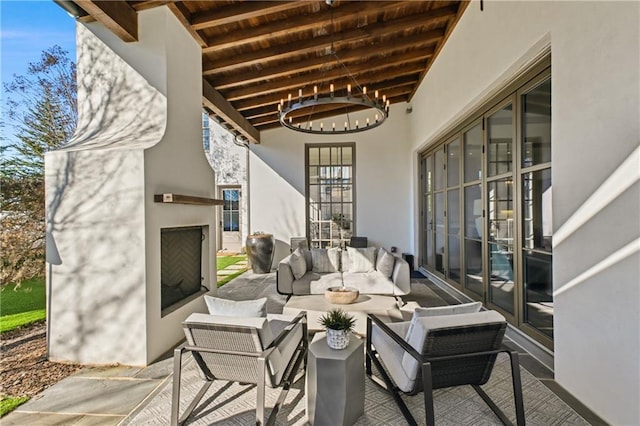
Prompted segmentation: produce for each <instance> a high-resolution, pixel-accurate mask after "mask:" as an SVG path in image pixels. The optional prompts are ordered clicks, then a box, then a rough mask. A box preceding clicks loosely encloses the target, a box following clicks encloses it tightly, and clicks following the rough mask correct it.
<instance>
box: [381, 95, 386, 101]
mask: <svg viewBox="0 0 640 426" xmlns="http://www.w3.org/2000/svg"><path fill="white" fill-rule="evenodd" d="M385 102H387V95H382V103H385Z"/></svg>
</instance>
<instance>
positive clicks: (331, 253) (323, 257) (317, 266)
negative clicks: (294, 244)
mask: <svg viewBox="0 0 640 426" xmlns="http://www.w3.org/2000/svg"><path fill="white" fill-rule="evenodd" d="M311 262H312V264H313V267H312V271H313V272H318V273H327V272H338V271H340V249H339V248H338V247H334V248H330V249H319V248H314V249H311Z"/></svg>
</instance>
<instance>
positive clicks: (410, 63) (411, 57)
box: [224, 52, 431, 102]
mask: <svg viewBox="0 0 640 426" xmlns="http://www.w3.org/2000/svg"><path fill="white" fill-rule="evenodd" d="M430 56H431V54H430V53H429V52H425V53H419V52H406V53H400V54H396V55H391V56H387V57H385V58H384V60H383V61H367V62H364V63H361V64H356V65H352V66H350V67H348V69H349V72H350V73H351V74H352V75H353V76H354V77H356V79H358V76H359V75H360V74H362V73H367V74H368V73H371V72H376V71H381V72H385V70H387V69H388V68H389V67H393V66H396V65H403V64H404V65H405V67H404V68H406V69H407V71H409V72H415V71H416V69H418V70H419V71H422V70H423V69H424V67H425V65H426V64H425V63H424V61H422V60H423V59H425V58H428V57H430ZM417 61H420V63H419V64H415V62H417ZM407 71H404V72H405V73H406V72H407ZM391 72H392V74H387V76H388V77H389V78H393V71H391ZM344 77H347V76H346V75H345V70H344V69H342V68H334V69H332V70H329V71H326V72H318V73H315V75H299V76H292V77H290V78H284V79H277V80H272V81H269V82H266V83H263V84H257V85H255V84H254V85H250V86H245V87H240V88H237V89H233V90H228V91H225V92H224V96H225V98H227V100H228V101H230V102H233V101H237V100H240V99H246V98H251V97H254V96H259V95H264V94H267V93H272V92H273V91H274V90H285V89H297V88H298V87H301V86H307V87H309V90H310V89H311V88H312V84H318V85H321V87H319V90H320V91H321V92H322V91H323V89H324V91H325V92H328V89H329V87H328V85H327V84H324V85H322V84H321V83H327V82H332V81H333V80H335V79H338V78H340V79H342V78H344ZM364 79H365V80H367V78H364ZM360 84H363V83H362V82H360Z"/></svg>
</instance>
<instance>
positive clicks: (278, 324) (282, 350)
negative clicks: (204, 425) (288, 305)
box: [171, 312, 308, 426]
mask: <svg viewBox="0 0 640 426" xmlns="http://www.w3.org/2000/svg"><path fill="white" fill-rule="evenodd" d="M274 317H277V318H274V319H271V320H267V318H239V317H225V316H214V315H207V314H200V313H195V314H191V315H190V316H189V317H188V318H187V319H186V320H185V321H184V322H183V328H184V332H185V335H186V337H187V345H186V346H184V347H181V348H177V349H176V350H175V351H174V364H173V395H172V402H171V424H172V425H174V426H175V425H180V424H183V423H184V422H185V421H186V420H187V419H188V417H189V415H190V414H191V413H192V412H193V410H194V409H195V408H196V406H197V405H198V403H199V402H200V400H201V399H202V397H203V396H204V395H205V393H206V392H207V390H208V389H209V387H210V386H211V385H212V384H213V382H214V380H226V381H233V382H241V383H254V384H256V385H257V403H256V424H257V425H264V424H268V425H270V424H275V420H276V416H277V413H278V410H279V408H280V404H281V403H282V401H284V399H285V397H286V393H287V392H288V390H289V387H290V386H291V384H292V383H293V382H294V379H295V377H296V373H297V372H298V370H299V368H300V363H301V362H303V361H304V362H305V365H304V367H305V369H306V353H307V347H308V342H307V322H306V313H305V312H302V313H300V314H299V315H297V316H296V317H295V318H294V319H293V320H290V318H288V319H289V320H290V321H286V320H285V318H283V316H274ZM274 336H275V338H274ZM187 352H191V354H192V355H193V358H194V360H195V362H196V365H197V367H198V369H199V370H200V371H199V373H200V377H202V378H203V380H204V384H203V386H202V388H201V389H200V391H199V392H198V393H197V394H196V396H195V397H194V399H193V401H192V402H191V404H190V405H189V406H188V407H187V408H186V410H185V412H184V413H183V414H182V417H180V386H181V383H180V376H181V372H182V357H183V355H184V354H185V353H187ZM265 386H269V387H274V388H275V387H281V388H282V390H281V394H280V398H278V403H277V404H276V406H275V407H274V408H273V410H272V411H271V415H270V416H269V419H268V420H267V423H265V419H264V416H265V402H264V401H265Z"/></svg>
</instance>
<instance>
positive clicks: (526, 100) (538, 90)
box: [522, 79, 551, 167]
mask: <svg viewBox="0 0 640 426" xmlns="http://www.w3.org/2000/svg"><path fill="white" fill-rule="evenodd" d="M522 110H523V111H522V167H529V166H534V165H536V164H543V163H549V162H551V80H550V79H549V80H546V81H544V82H543V83H541V84H539V85H538V86H536V87H535V88H533V89H531V90H530V91H528V92H527V93H525V94H524V95H522Z"/></svg>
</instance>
